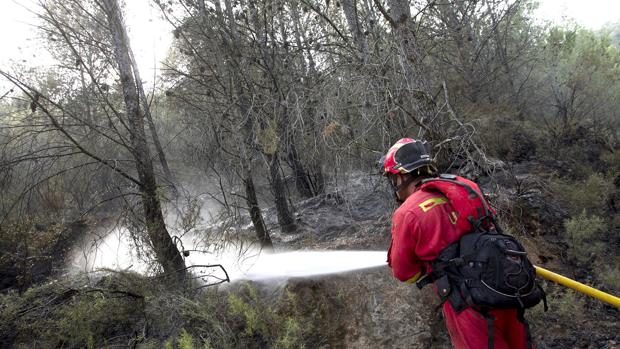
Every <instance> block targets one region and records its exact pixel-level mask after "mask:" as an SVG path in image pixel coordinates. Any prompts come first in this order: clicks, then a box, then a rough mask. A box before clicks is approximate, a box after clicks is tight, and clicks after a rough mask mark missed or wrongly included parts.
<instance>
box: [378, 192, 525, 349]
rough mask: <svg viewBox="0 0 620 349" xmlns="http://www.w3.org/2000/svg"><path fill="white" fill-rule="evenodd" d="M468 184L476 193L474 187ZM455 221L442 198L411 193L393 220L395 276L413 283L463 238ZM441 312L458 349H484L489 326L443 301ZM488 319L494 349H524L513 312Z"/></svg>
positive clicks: (391, 258)
mask: <svg viewBox="0 0 620 349" xmlns="http://www.w3.org/2000/svg"><path fill="white" fill-rule="evenodd" d="M464 181H466V180H464ZM466 182H467V184H469V185H470V186H471V187H472V188H474V189H475V190H477V191H479V189H478V186H477V185H476V184H475V183H473V182H470V181H466ZM457 218H459V217H458V214H457V213H456V211H455V210H454V209H453V207H452V205H451V204H450V202H449V201H448V199H447V198H446V197H445V196H443V195H442V194H441V193H439V192H434V191H430V190H426V189H424V188H422V189H420V188H418V189H417V190H416V191H415V192H414V193H413V194H411V195H410V196H409V197H408V198H407V199H406V201H405V202H404V203H403V204H402V205H401V206H400V207H399V208H398V209H397V210H396V212H394V215H393V216H392V243H391V245H390V250H389V252H388V264H389V266H390V267H391V268H392V272H393V274H394V276H395V277H396V278H397V279H399V280H401V281H405V282H411V283H412V282H415V281H417V280H418V279H419V278H420V277H421V276H423V275H424V274H426V273H427V272H430V270H431V262H432V261H433V260H434V259H435V258H437V256H438V255H439V253H440V252H441V251H442V250H443V249H444V248H445V247H446V246H448V245H449V244H451V243H453V242H455V241H457V240H459V238H460V237H461V236H462V235H463V234H465V233H467V230H465V229H463V226H462V225H461V224H457ZM459 223H460V222H459ZM443 313H444V317H445V320H446V327H447V328H448V332H449V334H450V338H451V339H452V344H453V345H454V347H455V348H456V349H480V348H486V347H487V346H488V333H487V322H486V319H485V318H484V317H483V316H482V315H481V314H480V313H479V312H477V311H475V310H474V309H471V308H467V309H465V310H463V311H462V312H460V313H458V314H457V313H456V312H455V311H454V310H453V309H452V306H451V305H450V303H449V302H445V303H444V306H443ZM490 315H492V316H493V317H494V319H495V320H494V322H493V329H494V348H496V349H508V348H510V349H527V339H526V334H525V327H524V325H523V324H522V323H521V322H520V321H519V320H518V318H517V311H516V310H492V311H490Z"/></svg>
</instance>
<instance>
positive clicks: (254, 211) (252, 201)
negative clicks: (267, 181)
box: [243, 169, 273, 251]
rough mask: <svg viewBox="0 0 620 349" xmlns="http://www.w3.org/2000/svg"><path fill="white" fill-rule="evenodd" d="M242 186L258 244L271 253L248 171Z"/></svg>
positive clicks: (252, 181) (271, 246) (271, 245)
mask: <svg viewBox="0 0 620 349" xmlns="http://www.w3.org/2000/svg"><path fill="white" fill-rule="evenodd" d="M243 184H244V185H245V202H246V204H247V205H248V211H249V212H250V219H252V225H254V229H256V237H257V238H258V242H259V243H260V245H261V247H262V248H263V249H265V250H267V251H273V242H272V241H271V237H270V236H269V232H268V231H267V226H265V221H264V220H263V214H262V213H261V210H260V206H259V205H258V198H257V197H256V188H255V187H254V180H253V179H252V172H251V171H250V170H249V169H248V170H246V171H245V177H244V178H243Z"/></svg>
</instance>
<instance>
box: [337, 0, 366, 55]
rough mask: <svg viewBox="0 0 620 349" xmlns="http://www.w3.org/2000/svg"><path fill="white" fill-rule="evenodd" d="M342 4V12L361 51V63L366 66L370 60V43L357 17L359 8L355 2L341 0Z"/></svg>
mask: <svg viewBox="0 0 620 349" xmlns="http://www.w3.org/2000/svg"><path fill="white" fill-rule="evenodd" d="M341 2H342V12H344V16H345V18H346V19H347V24H348V26H349V31H350V32H351V35H352V36H353V40H355V43H356V44H357V49H358V50H359V55H360V57H359V58H360V61H361V62H362V63H364V64H366V63H368V61H369V59H370V50H369V49H368V41H367V40H366V36H365V35H364V31H363V30H362V27H361V25H360V23H359V17H358V15H357V7H356V2H357V1H355V0H341Z"/></svg>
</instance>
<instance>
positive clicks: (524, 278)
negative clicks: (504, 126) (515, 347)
mask: <svg viewBox="0 0 620 349" xmlns="http://www.w3.org/2000/svg"><path fill="white" fill-rule="evenodd" d="M456 179H457V177H456V176H452V175H441V176H440V177H439V178H429V179H426V180H424V181H423V183H427V182H429V181H446V182H450V183H453V184H456V185H459V186H461V187H463V188H465V189H466V191H467V194H468V195H469V197H470V198H474V197H477V198H479V199H480V200H481V202H482V203H483V205H482V206H483V207H482V210H483V214H481V215H479V216H480V217H479V218H478V219H477V220H474V218H473V217H468V218H469V220H470V223H471V225H472V227H473V228H472V231H471V232H469V233H467V234H465V235H463V236H462V237H461V238H460V240H458V241H457V242H454V243H452V244H451V245H448V246H447V247H446V248H445V249H444V250H442V252H441V253H440V254H439V256H438V257H437V259H436V260H434V261H433V262H432V267H433V271H432V272H431V273H429V274H427V275H426V276H425V277H424V278H422V279H421V280H420V281H418V283H417V286H418V287H419V288H422V287H424V286H425V285H428V284H430V283H435V285H436V287H437V291H438V293H439V296H440V298H441V301H442V303H441V304H443V302H446V301H448V302H450V305H451V306H452V308H453V309H454V311H456V312H457V313H459V312H461V311H463V310H464V309H466V308H470V307H471V308H473V309H475V310H477V311H479V312H480V313H481V314H482V315H483V316H484V317H485V318H486V319H487V329H488V333H489V348H493V318H492V317H491V316H490V315H489V314H488V311H489V310H492V309H517V310H518V312H517V313H518V317H519V320H520V321H521V322H523V324H524V325H525V330H526V335H527V343H528V348H529V347H531V335H530V331H529V326H528V324H527V321H525V318H524V311H525V309H527V308H531V307H533V306H535V305H537V304H538V303H540V301H541V300H542V301H543V302H544V306H545V311H546V310H547V301H546V297H545V292H544V291H543V289H542V287H540V285H539V284H538V283H537V282H536V270H535V269H534V266H533V265H532V263H531V262H530V260H529V259H528V258H527V253H526V252H525V249H524V248H523V246H522V245H521V243H519V241H518V240H517V239H516V238H514V237H513V236H510V235H507V234H505V233H504V232H503V231H502V229H501V228H500V226H499V225H498V224H497V222H496V220H495V216H494V214H493V213H492V212H491V211H490V209H489V208H488V204H487V203H486V201H485V200H484V197H483V196H482V195H481V194H480V193H478V192H477V191H475V190H474V189H473V188H471V187H470V186H468V185H467V184H465V183H463V182H460V181H458V180H456ZM474 194H475V195H474Z"/></svg>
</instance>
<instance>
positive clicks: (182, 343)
mask: <svg viewBox="0 0 620 349" xmlns="http://www.w3.org/2000/svg"><path fill="white" fill-rule="evenodd" d="M194 348H195V346H194V337H192V335H191V334H189V333H188V332H187V331H186V330H185V329H184V328H183V329H181V334H180V335H179V349H194Z"/></svg>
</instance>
